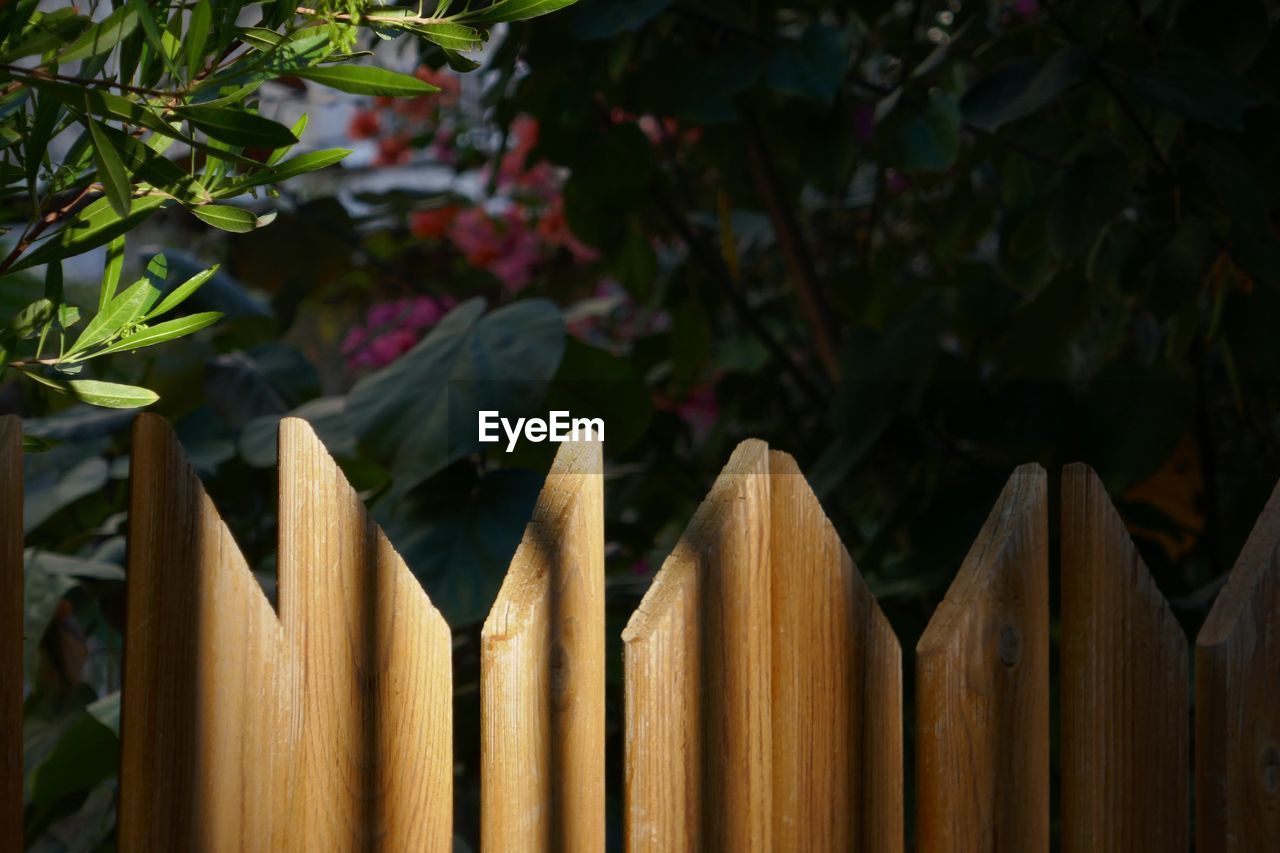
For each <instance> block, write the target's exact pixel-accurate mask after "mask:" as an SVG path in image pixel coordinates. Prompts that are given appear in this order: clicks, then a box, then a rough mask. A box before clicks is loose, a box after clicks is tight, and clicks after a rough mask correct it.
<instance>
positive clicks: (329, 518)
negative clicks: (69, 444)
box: [119, 415, 452, 851]
mask: <svg viewBox="0 0 1280 853" xmlns="http://www.w3.org/2000/svg"><path fill="white" fill-rule="evenodd" d="M280 458H281V477H280V480H281V498H280V513H279V520H280V555H279V588H280V616H279V618H277V616H276V613H275V612H274V611H273V610H272V608H271V605H270V604H269V603H268V601H267V599H266V598H265V596H264V595H263V594H262V591H261V589H260V587H259V586H258V583H257V581H256V579H255V578H254V577H253V575H252V574H251V573H250V571H249V570H248V567H247V566H246V565H245V562H244V559H243V557H242V556H241V555H240V552H239V550H238V549H237V548H236V546H235V543H234V541H233V540H232V539H231V536H230V534H229V532H228V531H227V529H226V527H225V525H223V523H222V521H221V520H220V519H219V517H218V514H217V511H216V510H215V509H214V507H213V505H212V504H211V502H210V501H209V499H208V497H207V496H206V495H205V493H204V491H203V489H202V487H201V485H200V482H199V480H198V479H197V478H196V476H195V474H194V473H193V472H192V471H191V469H190V467H189V466H188V465H187V464H186V462H185V459H184V458H183V455H182V451H181V448H180V447H179V445H178V442H177V440H176V438H175V437H174V435H173V433H172V430H171V429H170V428H169V427H168V425H167V424H166V423H165V422H164V421H163V420H162V419H160V418H157V417H153V416H146V415H144V416H142V417H140V418H139V419H138V422H137V423H136V425H135V429H134V454H133V463H132V466H133V467H132V484H131V500H130V529H129V569H128V580H127V583H126V586H127V593H126V594H127V616H126V634H125V685H124V694H123V705H122V709H121V737H122V744H121V792H120V829H119V839H120V847H121V849H122V850H138V851H152V850H190V851H215V850H216V851H222V850H297V851H304V850H320V849H323V850H337V851H346V850H350V851H355V850H382V849H385V850H404V849H414V850H439V851H443V850H448V849H450V846H451V819H452V793H451V792H452V782H451V780H452V747H451V724H452V720H451V707H452V696H451V676H450V639H449V631H448V627H447V626H446V625H445V624H444V621H443V620H442V619H441V618H440V616H439V614H438V613H436V611H435V610H434V609H433V608H432V607H431V605H430V602H429V601H428V600H427V598H426V596H425V594H424V593H423V592H422V590H421V588H420V587H419V586H418V584H417V582H416V581H415V580H414V579H413V578H412V576H411V575H410V574H409V573H408V570H407V569H406V568H405V566H404V564H403V563H402V562H401V561H400V559H399V558H398V556H396V554H395V552H394V551H393V550H392V549H391V547H390V545H389V544H388V543H387V542H386V540H385V538H384V537H383V536H382V534H381V532H380V531H379V530H378V529H377V527H376V526H375V525H374V524H373V523H372V522H371V521H370V520H369V518H368V517H367V515H366V513H365V510H364V507H363V505H361V503H360V501H359V499H358V497H357V496H356V495H355V494H354V492H353V491H352V490H351V488H350V486H349V485H348V484H347V483H346V481H345V480H344V479H343V477H342V474H341V472H340V471H339V469H338V467H337V466H336V465H335V464H334V462H333V460H332V459H330V458H329V456H328V454H327V453H326V452H325V450H324V448H323V447H322V446H321V444H320V442H319V441H318V439H316V437H315V435H314V434H313V433H312V432H311V429H310V427H309V426H307V425H306V423H305V422H303V421H299V420H294V419H286V420H284V421H283V422H282V423H281V429H280Z"/></svg>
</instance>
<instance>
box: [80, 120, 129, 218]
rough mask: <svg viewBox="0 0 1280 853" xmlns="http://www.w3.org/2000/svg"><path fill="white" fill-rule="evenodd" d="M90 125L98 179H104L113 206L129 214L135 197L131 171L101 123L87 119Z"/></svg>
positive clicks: (122, 212) (118, 210)
mask: <svg viewBox="0 0 1280 853" xmlns="http://www.w3.org/2000/svg"><path fill="white" fill-rule="evenodd" d="M85 122H86V123H87V124H88V125H89V134H90V136H92V137H93V160H94V163H95V165H96V166H97V168H98V180H100V181H102V188H103V191H104V192H105V193H106V195H107V200H108V201H109V202H111V207H112V208H113V209H114V210H115V212H116V213H118V214H120V215H121V216H128V215H129V209H130V206H131V202H132V197H133V186H132V184H130V182H129V173H128V172H126V171H125V169H124V163H122V162H120V152H118V151H116V147H115V146H114V145H112V144H111V140H109V139H108V138H107V135H106V134H105V133H103V132H102V127H101V125H99V124H98V122H96V121H94V120H93V119H91V118H90V119H85Z"/></svg>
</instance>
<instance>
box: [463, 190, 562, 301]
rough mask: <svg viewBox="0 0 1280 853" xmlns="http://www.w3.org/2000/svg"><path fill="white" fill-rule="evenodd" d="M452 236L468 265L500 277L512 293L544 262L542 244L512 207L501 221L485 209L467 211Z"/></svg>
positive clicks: (528, 280) (521, 287)
mask: <svg viewBox="0 0 1280 853" xmlns="http://www.w3.org/2000/svg"><path fill="white" fill-rule="evenodd" d="M449 237H450V239H451V240H452V241H453V244H454V245H455V246H457V247H458V249H459V250H460V251H461V252H462V253H463V255H464V256H465V257H466V259H467V263H469V264H471V265H472V266H474V267H478V268H480V269H483V270H487V271H488V272H490V273H492V274H493V275H495V276H497V277H498V278H499V279H501V280H502V283H503V284H505V285H506V286H507V289H508V290H509V291H511V292H512V293H516V292H519V291H520V290H522V289H523V288H524V287H525V286H526V285H527V284H528V283H529V282H530V281H531V280H532V278H533V268H534V267H535V266H536V265H537V263H538V261H539V260H540V259H541V254H542V252H541V248H542V246H541V243H539V241H538V238H537V236H536V235H535V234H534V232H532V231H530V230H529V228H528V227H527V226H526V225H525V221H524V215H523V214H522V213H521V211H520V210H519V208H516V207H511V208H509V209H508V210H507V212H506V214H505V215H504V216H503V217H502V219H501V220H498V219H495V218H494V217H493V216H491V215H489V213H488V212H486V211H485V210H484V209H483V208H479V207H473V208H469V209H467V210H464V211H463V212H462V213H459V214H458V216H457V217H456V218H455V219H454V221H453V224H452V226H451V227H450V229H449Z"/></svg>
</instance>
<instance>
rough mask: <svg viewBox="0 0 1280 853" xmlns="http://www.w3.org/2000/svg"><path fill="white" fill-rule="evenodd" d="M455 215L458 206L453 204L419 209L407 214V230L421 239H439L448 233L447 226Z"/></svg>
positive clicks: (451, 222)
mask: <svg viewBox="0 0 1280 853" xmlns="http://www.w3.org/2000/svg"><path fill="white" fill-rule="evenodd" d="M457 216H458V207H457V205H453V204H450V205H446V206H445V207H437V208H433V209H431V210H419V211H416V212H415V213H413V214H411V215H410V216H409V231H410V233H412V234H413V236H415V237H420V238H422V239H423V240H439V239H440V238H441V237H443V236H445V235H446V234H448V233H449V226H451V225H453V220H454V219H455V218H457Z"/></svg>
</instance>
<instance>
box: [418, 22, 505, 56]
mask: <svg viewBox="0 0 1280 853" xmlns="http://www.w3.org/2000/svg"><path fill="white" fill-rule="evenodd" d="M412 30H413V32H415V33H417V34H418V35H420V36H422V37H423V38H425V39H426V40H427V41H429V42H434V43H435V44H438V45H440V46H441V47H443V48H448V49H449V50H458V51H474V50H479V49H480V48H481V47H483V46H484V42H485V39H486V38H487V37H488V33H486V32H484V31H483V30H477V29H476V28H475V27H468V26H466V25H465V24H426V25H423V26H418V27H413V28H412Z"/></svg>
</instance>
